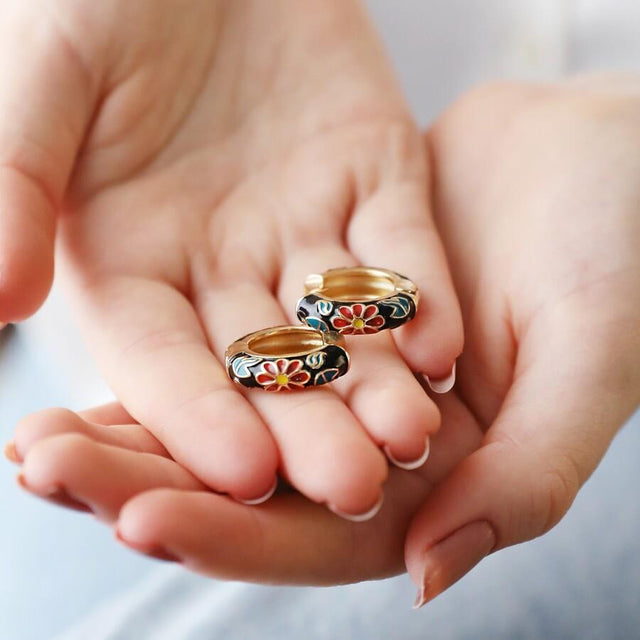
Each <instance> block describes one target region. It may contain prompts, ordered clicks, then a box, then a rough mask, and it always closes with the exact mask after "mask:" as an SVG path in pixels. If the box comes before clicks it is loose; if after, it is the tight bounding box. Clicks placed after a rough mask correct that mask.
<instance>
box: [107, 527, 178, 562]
mask: <svg viewBox="0 0 640 640" xmlns="http://www.w3.org/2000/svg"><path fill="white" fill-rule="evenodd" d="M116 538H118V540H120V542H122V543H123V544H124V545H126V546H127V547H128V548H129V549H131V550H132V551H137V552H138V553H142V554H144V555H145V556H150V557H152V558H156V559H157V560H164V561H166V562H182V560H181V559H180V558H179V557H178V556H176V555H175V554H173V553H171V552H169V551H167V550H166V549H165V548H164V547H161V546H160V545H155V546H152V547H141V546H138V545H135V544H133V543H131V542H129V541H128V540H125V539H124V538H123V537H122V534H121V533H120V530H119V529H116Z"/></svg>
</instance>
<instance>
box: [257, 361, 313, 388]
mask: <svg viewBox="0 0 640 640" xmlns="http://www.w3.org/2000/svg"><path fill="white" fill-rule="evenodd" d="M310 379H311V374H310V373H309V372H308V371H304V370H303V369H302V360H285V359H284V358H281V359H280V360H276V361H275V362H264V363H263V364H262V370H261V371H260V373H259V374H258V375H257V376H256V382H257V383H258V384H260V385H262V386H263V387H264V388H265V391H281V390H282V389H285V390H286V391H291V390H292V389H301V388H302V387H304V385H305V384H306V383H307V382H309V380H310Z"/></svg>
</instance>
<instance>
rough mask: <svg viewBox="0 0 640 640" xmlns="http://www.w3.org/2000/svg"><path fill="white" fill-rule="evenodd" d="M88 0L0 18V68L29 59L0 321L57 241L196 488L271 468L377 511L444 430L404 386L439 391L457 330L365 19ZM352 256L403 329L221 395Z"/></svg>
mask: <svg viewBox="0 0 640 640" xmlns="http://www.w3.org/2000/svg"><path fill="white" fill-rule="evenodd" d="M94 4H95V3H94ZM94 4H89V3H86V2H82V1H80V0H67V1H65V2H62V1H59V2H50V1H47V2H32V3H23V2H17V1H16V2H9V3H4V4H3V6H2V9H1V11H2V16H1V17H0V25H1V26H0V36H1V37H0V55H1V56H3V59H7V60H9V59H12V58H11V55H12V52H13V51H15V50H21V51H23V54H22V55H23V57H22V58H21V64H20V65H19V66H10V65H5V66H4V67H3V68H2V69H1V70H0V113H1V114H2V118H0V123H1V124H0V154H1V155H0V194H1V195H0V197H1V198H2V206H0V273H1V274H2V278H0V322H9V321H16V320H20V319H22V318H24V317H26V316H28V315H29V314H30V313H33V312H34V311H35V310H36V309H37V307H38V306H39V305H40V303H41V302H42V300H43V298H44V297H45V296H46V293H47V291H48V289H49V286H50V284H51V278H52V273H53V263H54V240H55V249H56V260H55V266H56V271H57V273H58V274H59V275H60V278H61V280H62V282H63V284H64V286H65V287H66V290H67V292H68V295H69V300H70V301H71V304H72V306H73V308H74V312H75V314H76V315H77V317H78V319H79V321H80V324H81V326H82V330H83V333H84V336H85V338H86V341H87V343H88V344H89V347H90V349H91V351H92V352H93V354H94V355H95V357H96V359H97V361H98V364H99V366H100V368H101V370H102V371H103V373H104V375H105V377H106V379H107V381H108V383H109V385H110V386H111V387H112V389H113V390H114V392H115V394H116V396H117V398H118V400H119V401H120V402H121V404H122V405H123V406H124V407H125V408H126V410H127V412H128V413H129V414H130V415H131V416H132V417H133V418H132V419H133V420H135V421H136V422H139V423H142V424H144V425H145V426H146V427H147V428H148V430H149V431H150V432H151V433H152V434H153V436H155V439H156V440H157V441H158V442H159V443H161V446H162V447H163V449H164V450H166V452H168V454H170V456H171V458H172V459H174V460H175V461H177V462H179V463H180V465H181V466H182V468H184V469H186V470H188V472H189V473H190V474H192V475H193V476H194V477H195V478H197V479H198V482H199V485H200V486H206V487H208V488H210V489H213V490H215V491H216V492H219V493H226V494H229V495H231V496H233V497H234V498H237V499H240V500H255V499H259V498H260V497H261V496H264V495H265V494H267V493H268V492H269V491H270V489H271V488H272V487H273V485H274V482H275V480H276V473H277V472H278V473H279V474H280V475H282V476H283V477H285V478H286V479H287V481H288V482H289V483H290V484H291V485H292V486H293V487H295V488H296V489H297V490H298V491H300V492H301V493H302V494H303V495H305V496H307V497H308V498H309V499H311V500H312V501H314V502H316V503H319V504H327V505H329V506H330V507H331V508H333V509H336V510H340V511H342V512H345V513H347V514H351V515H358V514H362V513H364V512H367V511H369V510H370V509H371V507H372V506H373V505H375V504H376V503H377V502H378V501H379V499H380V498H381V495H382V485H383V483H384V482H385V480H386V478H387V473H388V465H387V460H386V458H385V456H384V454H383V452H382V449H383V448H384V446H385V445H387V446H388V448H389V450H390V452H391V453H392V455H393V456H394V457H395V458H396V459H398V460H400V461H411V460H416V459H418V458H420V457H421V455H422V454H423V452H424V451H425V442H426V441H427V440H428V437H429V436H430V435H432V434H434V433H435V432H436V431H437V430H438V428H439V424H440V415H439V411H438V409H437V407H436V405H435V403H434V402H433V401H432V400H431V399H430V398H429V397H428V396H427V395H426V394H425V393H424V390H423V387H422V385H421V383H420V382H419V381H418V379H417V378H416V377H415V376H414V372H418V373H421V374H427V375H428V376H430V377H431V378H434V379H439V378H444V377H446V376H447V374H448V373H449V372H450V371H451V369H452V366H453V364H454V362H455V359H456V357H457V356H458V355H459V353H460V351H461V349H462V340H463V331H462V324H461V316H460V309H459V305H458V302H457V299H456V296H455V293H454V290H453V287H452V282H451V277H450V275H449V272H448V267H447V264H446V260H445V257H444V252H443V248H442V244H441V241H440V239H439V237H438V235H437V232H436V230H435V227H434V223H433V220H432V217H431V214H430V210H429V198H428V196H427V194H428V189H429V164H428V159H427V154H426V151H425V149H424V146H423V145H422V143H421V138H420V135H419V132H418V131H417V130H416V128H415V126H414V123H413V121H412V118H411V115H410V113H409V111H408V109H407V107H406V105H405V103H404V100H403V98H402V95H401V93H400V91H399V90H398V87H397V86H396V83H395V80H394V78H393V75H392V73H391V72H390V70H389V68H388V65H387V62H386V59H385V56H384V54H383V52H382V51H381V48H380V46H379V44H378V41H377V39H376V36H375V34H374V33H373V31H372V29H371V27H370V25H369V24H368V22H367V19H366V16H365V14H364V13H363V11H362V10H361V8H360V7H359V6H358V5H357V4H355V3H351V2H343V1H342V0H340V1H338V0H335V1H332V2H322V3H320V2H318V3H311V4H309V3H304V6H303V5H301V4H300V3H297V2H293V1H291V0H290V1H288V2H281V3H269V4H268V5H265V4H264V3H261V2H258V1H255V2H211V0H194V1H193V2H191V3H190V5H189V10H188V11H185V10H184V4H183V3H180V2H177V1H176V0H162V1H158V0H144V1H141V2H135V3H131V2H128V1H127V2H125V1H123V0H109V1H106V2H100V3H99V6H94ZM27 39H28V41H29V43H30V45H29V47H28V48H27V49H26V50H24V47H22V46H21V43H22V42H23V41H26V40H27ZM398 246H402V247H403V250H402V251H401V252H399V251H397V249H396V247H398ZM355 264H372V265H375V266H383V267H387V268H390V269H393V270H396V271H399V272H401V273H407V274H409V275H410V277H411V278H412V279H413V280H414V281H415V282H416V283H417V285H418V286H419V288H420V290H421V292H422V303H421V308H420V310H419V313H418V315H417V316H416V318H415V319H414V320H413V321H412V322H411V323H410V325H407V327H406V328H403V329H402V330H400V331H398V332H395V333H394V336H391V335H390V334H389V332H386V333H384V334H380V335H377V336H367V337H360V338H354V339H353V341H352V344H351V345H350V353H351V356H352V362H353V367H352V370H351V372H350V373H349V375H348V376H347V377H345V378H343V379H341V380H340V381H338V382H337V383H336V384H334V385H331V388H322V389H317V390H311V391H305V392H304V393H302V394H295V393H291V394H277V396H274V395H273V394H266V393H260V392H255V391H254V392H252V393H251V392H249V393H245V392H243V391H242V390H240V389H239V388H238V387H235V386H234V385H233V384H232V383H231V382H230V381H229V379H228V377H227V375H226V372H225V370H224V367H223V364H222V363H223V360H224V351H225V349H226V347H227V345H229V344H230V343H231V342H232V341H233V340H235V339H236V338H238V337H240V336H242V335H245V334H247V333H249V332H251V331H254V330H258V329H262V328H264V327H270V326H274V325H281V324H286V323H291V322H294V323H296V324H297V323H298V321H297V319H296V318H295V315H294V312H295V305H296V301H297V299H298V298H299V297H300V295H301V294H302V292H303V282H304V279H305V277H306V276H307V274H309V273H314V272H322V271H324V270H325V269H327V268H330V267H336V266H348V265H355Z"/></svg>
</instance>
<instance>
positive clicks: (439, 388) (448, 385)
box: [424, 362, 456, 393]
mask: <svg viewBox="0 0 640 640" xmlns="http://www.w3.org/2000/svg"><path fill="white" fill-rule="evenodd" d="M424 379H425V380H426V381H427V384H428V385H429V389H431V391H433V392H434V393H447V392H448V391H451V389H453V385H454V384H455V383H456V363H455V362H454V363H453V367H452V368H451V373H450V374H449V375H448V376H447V377H446V378H439V379H437V380H431V379H430V378H429V376H427V375H425V376H424Z"/></svg>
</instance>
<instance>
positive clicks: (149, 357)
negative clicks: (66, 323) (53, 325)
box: [80, 277, 278, 500]
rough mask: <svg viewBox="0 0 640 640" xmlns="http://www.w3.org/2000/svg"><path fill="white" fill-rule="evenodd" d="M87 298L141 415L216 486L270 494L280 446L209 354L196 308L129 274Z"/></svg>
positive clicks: (243, 494)
mask: <svg viewBox="0 0 640 640" xmlns="http://www.w3.org/2000/svg"><path fill="white" fill-rule="evenodd" d="M80 302H81V304H82V307H81V310H82V315H83V316H84V320H85V323H84V324H85V326H86V327H87V328H88V329H89V331H90V334H89V338H90V341H91V342H93V344H94V346H95V348H96V352H97V356H98V361H99V362H100V363H101V364H102V366H103V370H104V371H105V375H106V377H107V380H108V381H109V383H110V385H111V387H112V389H114V391H115V393H116V395H117V396H118V398H119V399H120V400H121V402H122V404H123V405H124V406H125V407H126V409H127V411H128V412H129V413H130V414H131V415H132V416H133V417H134V418H135V419H136V421H137V422H139V423H141V424H144V425H145V427H147V428H148V429H149V430H150V431H151V432H152V433H153V435H154V436H155V437H156V438H157V439H158V440H160V441H161V442H162V443H163V445H164V446H165V447H166V448H167V450H168V451H169V452H170V454H171V456H172V457H173V458H174V459H175V460H177V461H178V462H180V463H181V464H183V465H184V466H185V467H187V468H188V469H189V470H190V471H192V472H193V473H194V474H196V475H197V476H198V478H200V480H202V481H203V482H204V483H205V484H207V485H208V486H210V487H212V488H213V489H215V490H217V491H223V492H228V493H230V494H232V495H233V496H234V497H236V498H238V499H242V500H254V499H257V498H259V497H261V496H264V495H266V494H267V493H268V492H269V491H270V490H271V489H272V488H273V486H274V484H275V481H276V470H277V467H278V452H277V450H276V447H275V443H274V442H273V439H272V438H271V436H270V434H269V431H268V429H267V428H266V426H265V425H264V423H263V422H262V420H261V419H260V417H259V415H258V414H257V413H256V411H255V410H254V409H253V408H252V407H251V405H250V404H249V403H248V402H247V401H246V400H245V399H244V398H243V397H242V395H241V394H239V393H238V392H237V390H236V389H235V388H234V387H233V385H232V384H231V382H230V381H229V379H228V377H227V375H226V372H225V370H224V367H223V366H222V364H221V363H220V362H219V361H218V360H217V359H216V358H215V356H214V355H213V354H212V353H211V351H210V349H209V346H208V344H207V341H206V338H205V336H204V334H203V332H202V329H201V327H200V322H199V320H198V318H197V316H196V314H195V311H194V309H193V307H192V305H191V304H190V303H189V302H188V301H187V300H186V299H185V298H184V297H183V296H182V295H181V294H180V293H178V292H177V291H176V290H175V289H173V288H172V287H170V286H169V285H166V284H163V283H160V282H154V281H151V280H146V279H137V278H124V277H123V278H119V277H113V278H110V279H105V280H100V281H98V282H97V283H94V284H93V286H91V287H90V288H88V289H86V290H85V291H84V292H83V295H82V297H81V299H80Z"/></svg>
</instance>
